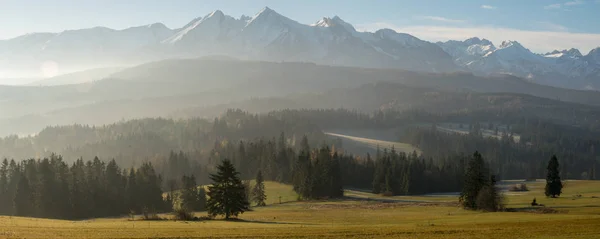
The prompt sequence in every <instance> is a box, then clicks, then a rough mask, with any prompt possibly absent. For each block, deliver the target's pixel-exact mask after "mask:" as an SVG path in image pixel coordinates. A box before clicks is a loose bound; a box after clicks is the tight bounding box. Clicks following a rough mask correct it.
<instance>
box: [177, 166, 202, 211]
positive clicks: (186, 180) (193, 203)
mask: <svg viewBox="0 0 600 239" xmlns="http://www.w3.org/2000/svg"><path fill="white" fill-rule="evenodd" d="M181 186H182V189H181V192H180V195H179V208H181V209H183V210H186V211H188V212H191V211H194V210H196V209H197V208H198V189H197V188H198V187H197V185H196V177H194V175H192V176H183V177H181Z"/></svg>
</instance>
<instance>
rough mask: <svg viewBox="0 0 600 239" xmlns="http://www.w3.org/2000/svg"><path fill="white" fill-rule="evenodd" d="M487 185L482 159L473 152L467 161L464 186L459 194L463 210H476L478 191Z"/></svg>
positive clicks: (477, 153)
mask: <svg viewBox="0 0 600 239" xmlns="http://www.w3.org/2000/svg"><path fill="white" fill-rule="evenodd" d="M486 185H488V182H487V177H486V170H485V164H484V162H483V157H481V154H479V152H477V151H475V153H474V154H473V157H472V158H471V160H470V161H469V165H468V168H467V172H466V175H465V184H464V186H463V190H462V192H461V193H460V198H459V200H460V202H461V204H462V206H463V207H464V208H467V209H477V196H478V195H479V191H481V189H482V188H483V187H484V186H486Z"/></svg>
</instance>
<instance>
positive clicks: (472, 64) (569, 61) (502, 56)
mask: <svg viewBox="0 0 600 239" xmlns="http://www.w3.org/2000/svg"><path fill="white" fill-rule="evenodd" d="M437 44H438V45H439V46H440V47H442V49H444V51H446V52H448V54H450V55H451V56H452V58H453V59H454V62H455V63H456V64H457V65H458V66H461V67H463V68H464V69H467V70H469V71H471V72H473V73H475V74H485V75H489V74H511V75H515V76H519V77H522V78H525V79H528V80H531V81H533V82H536V83H540V84H546V85H552V86H558V87H565V88H575V89H598V86H600V48H596V49H593V50H591V51H590V52H589V53H588V54H587V55H583V54H581V52H580V51H579V50H577V49H575V48H571V49H568V50H567V49H565V50H560V51H559V50H555V51H553V52H549V53H545V54H535V53H533V52H531V51H530V50H529V49H527V48H525V47H524V46H523V45H521V44H520V43H519V42H516V41H503V42H502V43H501V44H500V46H497V47H496V46H495V45H494V44H492V42H491V41H489V40H486V39H479V38H476V37H475V38H470V39H467V40H465V41H447V42H438V43H437Z"/></svg>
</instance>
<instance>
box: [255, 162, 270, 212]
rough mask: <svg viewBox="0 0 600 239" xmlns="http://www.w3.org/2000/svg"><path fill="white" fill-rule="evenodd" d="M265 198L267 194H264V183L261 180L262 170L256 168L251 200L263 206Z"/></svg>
mask: <svg viewBox="0 0 600 239" xmlns="http://www.w3.org/2000/svg"><path fill="white" fill-rule="evenodd" d="M266 200H267V195H266V194H265V183H264V180H263V176H262V172H261V171H260V170H258V173H256V185H254V188H253V189H252V201H253V202H254V203H255V204H256V206H258V207H262V206H265V205H266V203H265V201H266Z"/></svg>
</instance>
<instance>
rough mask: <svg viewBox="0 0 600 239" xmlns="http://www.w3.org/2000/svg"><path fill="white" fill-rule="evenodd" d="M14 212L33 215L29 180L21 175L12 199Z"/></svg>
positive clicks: (18, 214) (21, 214) (20, 214)
mask: <svg viewBox="0 0 600 239" xmlns="http://www.w3.org/2000/svg"><path fill="white" fill-rule="evenodd" d="M13 205H14V208H15V209H14V212H15V215H17V216H25V217H26V216H33V213H34V210H33V207H32V205H33V195H32V192H31V188H30V186H29V180H28V179H27V178H26V177H25V175H21V177H20V179H19V182H18V183H17V191H16V192H15V197H14V200H13Z"/></svg>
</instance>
